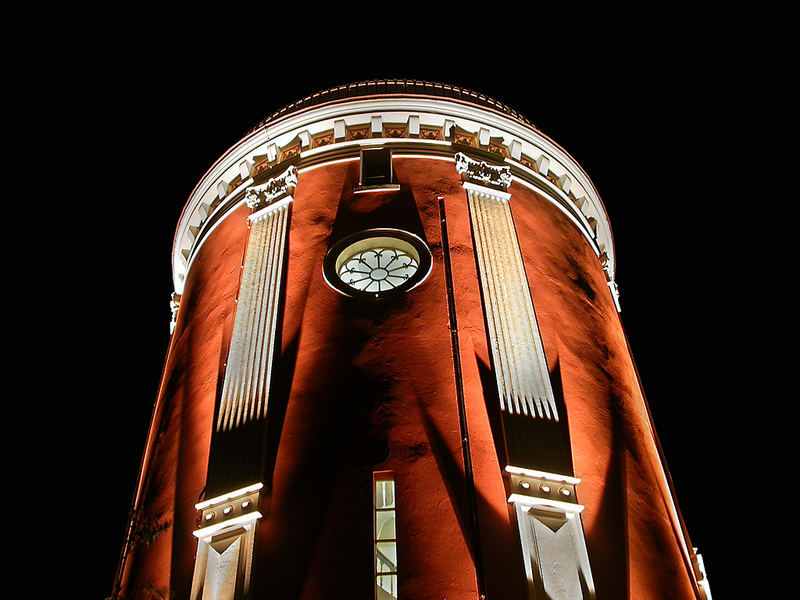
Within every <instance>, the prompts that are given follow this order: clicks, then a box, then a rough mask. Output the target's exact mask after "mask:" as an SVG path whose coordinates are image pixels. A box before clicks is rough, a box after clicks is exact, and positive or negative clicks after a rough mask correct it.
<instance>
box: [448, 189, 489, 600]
mask: <svg viewBox="0 0 800 600" xmlns="http://www.w3.org/2000/svg"><path fill="white" fill-rule="evenodd" d="M439 215H440V219H441V227H442V256H443V260H444V274H445V280H446V283H447V312H448V316H449V319H450V343H451V347H452V349H453V369H454V371H455V380H456V400H457V402H458V424H459V428H460V433H461V453H462V455H463V460H464V479H465V480H466V486H467V503H468V507H469V513H470V524H471V532H470V533H471V535H472V548H473V553H474V554H473V557H474V559H475V577H476V579H477V583H478V597H479V598H480V599H481V600H485V598H486V584H485V582H484V581H485V578H484V574H483V552H482V551H481V539H480V528H479V526H478V511H477V507H476V500H475V477H474V474H473V471H472V455H471V454H470V448H469V430H468V429H467V413H466V406H465V403H464V380H463V378H462V374H461V351H460V349H459V344H458V321H457V318H456V303H455V298H454V297H453V272H452V268H451V266H450V242H449V239H448V237H447V217H446V214H445V210H444V198H443V197H441V196H439Z"/></svg>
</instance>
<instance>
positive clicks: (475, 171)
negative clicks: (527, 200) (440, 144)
mask: <svg viewBox="0 0 800 600" xmlns="http://www.w3.org/2000/svg"><path fill="white" fill-rule="evenodd" d="M455 160H456V171H457V172H458V173H459V174H460V175H461V176H462V177H463V178H464V181H465V182H468V183H473V184H476V185H480V186H486V187H488V188H491V189H493V190H498V191H505V190H507V189H508V187H509V186H510V185H511V167H500V166H495V165H490V164H488V163H486V162H484V161H477V160H473V159H471V158H469V157H468V156H467V155H466V154H464V153H462V152H458V153H457V154H456V155H455Z"/></svg>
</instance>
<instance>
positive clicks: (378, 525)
mask: <svg viewBox="0 0 800 600" xmlns="http://www.w3.org/2000/svg"><path fill="white" fill-rule="evenodd" d="M396 537H397V534H396V533H395V528H394V511H393V510H384V511H379V512H378V513H377V514H376V515H375V539H378V540H393V539H395V538H396Z"/></svg>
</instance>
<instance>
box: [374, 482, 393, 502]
mask: <svg viewBox="0 0 800 600" xmlns="http://www.w3.org/2000/svg"><path fill="white" fill-rule="evenodd" d="M375 508H394V481H392V480H391V479H380V480H378V481H376V482H375Z"/></svg>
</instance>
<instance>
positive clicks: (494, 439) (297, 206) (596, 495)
mask: <svg viewBox="0 0 800 600" xmlns="http://www.w3.org/2000/svg"><path fill="white" fill-rule="evenodd" d="M172 258H173V275H174V287H175V295H174V297H173V314H174V320H173V323H172V327H173V333H172V340H171V343H170V348H169V352H168V355H167V359H166V364H165V369H164V375H163V380H162V385H161V389H160V392H159V398H158V401H157V404H156V409H155V412H154V415H153V420H152V425H151V429H150V434H149V438H148V440H147V444H146V447H145V452H144V458H143V463H142V473H141V477H140V482H139V487H138V490H137V494H136V498H135V501H134V510H133V513H132V514H133V519H132V521H131V527H130V532H129V536H128V539H127V541H126V545H125V548H124V550H123V560H122V561H121V564H120V575H119V583H120V596H121V597H123V598H135V597H139V596H141V595H143V594H145V593H148V590H149V593H151V594H152V593H158V594H162V595H163V594H166V593H169V594H170V597H174V598H186V597H189V598H192V599H200V598H203V599H208V598H309V599H310V598H322V597H325V598H339V597H341V598H378V599H388V598H410V599H424V598H448V599H451V600H452V599H454V598H465V599H466V598H481V597H485V598H489V599H504V598H532V599H543V598H552V599H564V600H566V599H575V598H600V599H603V598H628V597H630V598H706V597H708V591H707V585H706V582H705V579H704V575H703V573H702V567H701V565H702V563H701V561H700V559H699V557H698V555H696V554H695V552H694V550H693V548H692V547H691V544H690V543H689V541H688V536H687V535H686V532H685V531H684V528H683V525H682V523H681V519H680V516H679V513H678V511H677V507H676V505H675V500H674V497H673V494H672V491H671V489H670V485H669V480H668V477H667V474H666V470H665V467H664V463H663V460H662V457H661V456H660V453H659V449H658V445H657V442H656V440H655V436H654V433H653V428H652V423H651V421H650V418H649V415H648V411H647V406H646V402H645V400H644V397H643V394H642V391H641V385H640V383H639V381H638V379H637V376H636V371H635V368H634V366H633V362H632V359H631V355H630V351H629V349H628V346H627V343H626V341H625V336H624V332H623V330H622V326H621V324H620V321H619V317H618V311H619V308H620V305H619V298H618V294H617V289H616V284H615V280H614V271H615V266H614V265H615V254H614V246H613V239H612V235H611V229H610V224H609V221H608V218H607V215H606V212H605V209H604V207H603V204H602V202H601V200H600V197H599V195H598V194H597V192H596V190H595V189H594V187H593V185H592V183H591V181H590V180H589V178H588V176H587V175H586V174H585V173H584V172H583V170H582V169H581V167H580V166H579V165H578V164H577V163H576V162H575V161H574V160H573V159H572V158H571V157H570V156H569V155H568V154H567V153H566V152H565V151H564V150H563V149H561V148H560V147H559V146H558V145H557V144H556V143H555V142H553V141H552V140H550V139H549V138H548V137H546V136H545V135H544V134H542V133H541V132H539V131H538V130H537V129H536V128H535V127H534V126H533V125H532V124H531V123H530V122H528V121H527V119H526V118H525V117H523V116H522V115H520V114H518V113H517V112H516V111H514V110H513V109H511V108H509V107H507V106H505V105H502V104H500V103H498V102H496V101H494V100H492V99H491V98H487V97H484V96H482V95H480V94H476V93H473V92H470V91H468V90H464V89H461V88H457V87H454V86H447V85H439V84H431V83H424V82H417V81H405V80H399V81H394V80H392V81H388V80H386V81H373V82H365V83H361V84H353V85H348V86H341V87H339V88H335V89H330V90H326V91H324V92H320V93H319V94H315V95H313V96H310V97H308V98H304V99H303V100H300V101H298V102H296V103H294V104H292V105H290V106H287V107H285V108H284V109H282V110H279V111H277V112H276V113H275V114H273V115H271V116H270V117H268V118H267V119H265V120H264V121H262V122H261V123H259V124H258V125H257V126H256V127H254V128H253V130H252V131H250V132H249V133H248V134H247V135H246V136H245V137H244V138H243V139H242V140H241V141H239V142H238V143H237V144H236V145H234V146H233V147H232V148H231V149H229V150H228V151H227V152H226V153H225V154H224V155H223V156H222V157H221V158H220V159H219V160H218V161H217V162H216V163H215V164H214V165H213V166H212V167H211V168H210V169H209V171H208V172H207V173H206V175H205V176H204V177H203V178H202V180H201V181H200V182H199V183H198V185H197V187H196V188H195V190H194V191H193V192H192V194H191V196H190V198H189V200H188V202H187V204H186V206H185V208H184V211H183V213H182V215H181V218H180V221H179V223H178V228H177V231H176V235H175V241H174V248H173V257H172Z"/></svg>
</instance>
